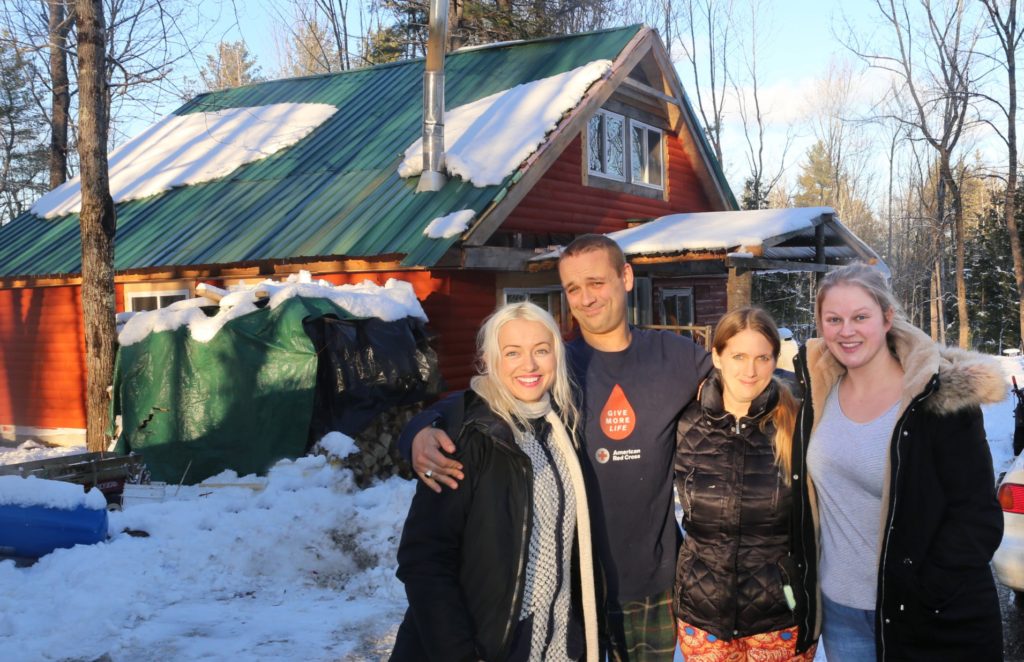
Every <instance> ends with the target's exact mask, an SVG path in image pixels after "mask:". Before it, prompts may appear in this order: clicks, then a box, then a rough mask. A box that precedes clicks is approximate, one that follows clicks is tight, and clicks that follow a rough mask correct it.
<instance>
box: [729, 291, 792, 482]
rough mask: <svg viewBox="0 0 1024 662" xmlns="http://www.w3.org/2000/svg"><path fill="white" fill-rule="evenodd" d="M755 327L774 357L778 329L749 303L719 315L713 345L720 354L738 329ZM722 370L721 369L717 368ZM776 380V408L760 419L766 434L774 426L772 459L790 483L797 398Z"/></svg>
mask: <svg viewBox="0 0 1024 662" xmlns="http://www.w3.org/2000/svg"><path fill="white" fill-rule="evenodd" d="M748 329H749V330H751V331H756V332H757V333H760V334H761V335H762V336H764V338H765V340H767V341H768V343H769V344H770V345H771V346H772V356H774V357H775V360H776V361H777V360H778V358H779V351H780V350H781V348H782V341H781V340H780V338H779V329H778V327H776V326H775V320H773V319H772V316H771V315H769V314H768V313H767V312H765V311H764V310H762V309H760V308H754V307H752V306H748V307H745V308H737V309H736V310H733V311H730V312H728V313H726V314H725V315H723V316H722V319H720V320H718V325H717V326H715V335H714V338H715V340H714V342H713V343H712V347H713V348H714V350H715V352H716V353H717V354H718V355H719V356H721V355H722V353H723V352H725V346H726V345H727V344H728V343H729V340H730V339H732V337H733V336H735V335H736V334H738V333H739V332H740V331H746V330H748ZM719 372H721V371H719ZM772 380H773V381H774V382H775V389H776V390H777V391H778V393H779V401H778V403H776V405H775V408H774V409H772V411H771V412H770V413H769V414H768V415H767V416H765V417H764V418H763V419H761V424H760V426H759V427H760V429H761V432H764V433H766V434H767V431H768V426H769V425H773V426H774V427H775V435H774V436H773V437H772V450H773V451H774V453H775V463H776V464H777V465H778V466H779V468H780V469H781V470H782V475H783V477H784V478H785V480H786V484H787V485H788V484H789V481H790V475H791V474H792V468H793V429H794V427H795V426H796V414H797V404H796V398H794V397H793V394H792V393H790V392H789V388H788V387H787V386H786V385H784V384H780V383H779V382H778V380H776V379H775V378H774V377H772Z"/></svg>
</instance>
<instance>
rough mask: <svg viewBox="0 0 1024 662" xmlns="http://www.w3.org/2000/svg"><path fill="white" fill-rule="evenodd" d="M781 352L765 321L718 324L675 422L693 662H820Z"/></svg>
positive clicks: (682, 584)
mask: <svg viewBox="0 0 1024 662" xmlns="http://www.w3.org/2000/svg"><path fill="white" fill-rule="evenodd" d="M780 344H781V343H780V340H779V332H778V330H777V329H776V327H775V323H774V321H773V320H772V318H771V317H770V316H769V315H768V313H766V312H764V311H763V310H760V309H757V308H742V309H739V310H734V311H732V312H730V313H728V314H726V315H725V316H724V317H722V319H721V320H720V321H719V323H718V326H717V327H716V328H715V335H714V344H713V347H712V352H711V356H712V360H713V362H714V366H715V370H714V371H713V372H712V374H711V375H710V376H709V377H708V378H707V380H706V381H705V382H704V384H703V385H702V387H701V390H700V393H699V395H698V397H697V400H695V401H694V402H693V403H692V404H691V405H690V406H689V407H688V408H687V410H686V411H685V412H684V413H683V416H682V417H681V418H680V421H679V428H678V439H677V448H676V460H675V471H676V490H677V492H678V494H679V498H680V500H681V501H682V505H683V529H684V530H685V532H686V535H685V537H684V539H683V545H682V547H681V548H680V550H679V557H678V561H677V565H676V587H675V612H676V618H677V619H678V624H677V625H678V636H679V645H680V648H681V649H682V651H683V654H684V655H685V656H686V659H687V660H700V661H701V662H719V661H723V662H724V661H725V660H728V661H730V662H734V661H743V660H748V659H750V660H755V659H756V660H762V659H771V660H807V661H809V660H812V659H813V658H814V653H815V648H816V644H815V640H816V639H817V633H816V620H815V619H814V618H813V617H812V618H810V619H807V618H806V617H805V616H806V615H805V614H803V613H801V610H803V609H805V608H806V605H807V604H808V603H807V601H806V600H804V599H802V598H803V596H804V595H806V593H807V592H808V591H810V592H811V593H813V592H814V591H815V587H814V586H804V585H803V584H802V582H801V581H800V578H801V577H802V573H800V572H798V569H797V568H796V566H795V564H794V563H793V557H792V555H791V553H790V552H791V549H792V538H791V536H792V532H793V531H794V530H796V529H797V527H791V526H790V522H791V511H792V503H793V490H794V486H793V482H794V481H793V476H792V471H791V466H790V465H791V461H790V458H791V450H792V438H793V437H792V431H793V424H794V421H795V418H796V411H797V404H796V401H795V400H794V398H793V396H792V395H791V394H790V392H789V390H788V389H787V387H786V386H784V385H782V384H780V383H779V382H778V381H776V379H775V378H774V377H773V372H774V370H775V365H776V360H777V359H778V356H779V349H780ZM810 581H811V582H813V579H811V580H810ZM798 624H801V625H798Z"/></svg>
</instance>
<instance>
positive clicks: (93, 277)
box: [76, 0, 117, 451]
mask: <svg viewBox="0 0 1024 662" xmlns="http://www.w3.org/2000/svg"><path fill="white" fill-rule="evenodd" d="M76 6H77V21H78V62H79V65H78V85H79V101H78V124H79V143H78V156H79V159H80V161H81V180H82V211H81V213H80V214H79V223H80V225H81V235H82V316H83V319H84V326H85V371H86V387H85V417H86V432H85V439H86V447H87V448H88V450H90V451H98V450H105V448H106V446H107V443H106V439H107V436H106V428H107V414H108V412H109V409H110V399H109V397H108V394H107V387H108V386H109V385H110V383H111V380H112V377H113V373H114V334H115V330H116V329H115V323H114V314H115V304H114V232H115V228H116V225H117V223H116V219H115V216H114V202H113V200H112V199H111V197H110V182H109V181H108V178H107V112H106V99H107V90H106V88H107V81H106V76H105V67H104V58H105V43H104V42H105V29H104V20H103V2H102V0H77V3H76Z"/></svg>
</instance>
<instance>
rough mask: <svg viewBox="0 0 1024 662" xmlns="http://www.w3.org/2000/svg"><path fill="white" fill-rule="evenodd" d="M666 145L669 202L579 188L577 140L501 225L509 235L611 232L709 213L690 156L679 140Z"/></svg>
mask: <svg viewBox="0 0 1024 662" xmlns="http://www.w3.org/2000/svg"><path fill="white" fill-rule="evenodd" d="M665 138H666V143H667V145H668V160H667V165H668V200H667V201H666V200H652V199H650V198H642V197H639V196H635V195H630V194H628V193H617V192H615V191H609V190H606V189H603V188H597V187H594V186H585V185H584V184H583V142H582V139H581V138H580V137H579V136H577V137H576V139H575V140H573V141H572V143H570V145H569V147H568V148H566V150H565V151H564V152H562V155H561V156H559V157H558V160H557V161H555V162H554V163H553V164H552V165H551V167H550V168H549V169H548V171H547V172H546V173H545V174H544V177H542V178H541V180H540V181H539V182H537V184H536V185H535V186H534V187H533V189H532V190H531V191H530V192H529V193H527V194H526V197H525V198H523V201H522V202H520V203H519V206H518V207H516V209H515V210H514V211H513V212H512V213H511V214H509V216H508V218H507V219H506V220H505V222H504V223H502V225H501V229H502V230H507V231H510V232H546V233H555V234H557V233H566V234H585V233H587V232H599V233H606V232H613V231H615V230H622V229H623V228H625V227H626V221H627V220H631V219H647V218H657V217H659V216H664V215H666V214H676V213H685V212H699V211H711V209H712V207H711V203H710V202H709V201H708V198H707V196H706V195H705V194H704V189H703V187H702V186H701V184H700V181H699V180H698V179H697V174H696V171H695V170H694V167H693V161H692V160H691V156H690V155H689V154H688V153H687V152H686V151H685V148H684V146H683V144H682V143H681V142H680V140H679V139H678V138H677V137H676V136H673V135H670V134H665Z"/></svg>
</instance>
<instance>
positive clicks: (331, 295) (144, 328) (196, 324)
mask: <svg viewBox="0 0 1024 662" xmlns="http://www.w3.org/2000/svg"><path fill="white" fill-rule="evenodd" d="M261 296H269V297H270V303H269V305H270V307H271V308H272V309H273V308H276V307H277V306H279V305H281V303H283V302H284V301H287V300H288V299H290V298H292V297H306V298H311V299H313V298H320V299H327V300H329V301H333V302H334V303H335V304H337V305H338V306H340V307H341V308H343V309H345V310H347V311H348V312H349V313H351V314H352V315H354V316H355V317H361V318H367V317H376V318H379V319H382V320H384V321H386V322H391V321H395V320H399V319H402V318H404V317H417V318H419V319H422V320H424V321H426V319H427V315H426V313H424V312H423V307H422V306H421V305H420V302H419V300H418V299H417V298H416V293H415V292H414V291H413V289H412V285H411V284H410V283H408V282H406V281H403V280H397V279H395V278H391V279H388V281H387V283H385V284H384V287H381V286H379V285H377V284H376V283H373V282H371V281H363V282H362V283H359V284H357V285H337V286H335V285H332V284H331V283H328V282H327V281H325V280H321V281H319V282H316V283H314V282H312V281H311V279H310V275H309V272H308V271H302V272H299V274H293V275H291V276H289V277H288V280H287V281H285V282H279V281H273V280H265V281H263V282H261V283H257V284H256V285H253V286H251V287H250V286H240V287H237V288H233V289H232V290H231V291H230V293H228V294H227V295H226V296H224V298H222V299H221V300H220V302H219V307H220V309H219V310H218V312H217V314H216V315H214V316H213V317H207V316H206V313H204V312H203V311H202V310H201V309H200V308H201V307H202V306H211V305H215V304H214V302H213V301H211V300H209V299H206V298H203V297H199V298H196V299H186V300H185V301H178V302H176V303H173V304H171V305H170V306H168V307H167V308H161V309H160V310H153V311H149V312H143V313H136V314H135V315H133V316H132V317H131V318H130V319H129V320H128V321H127V322H126V323H125V325H124V327H123V328H122V329H121V331H120V333H118V336H117V340H118V342H119V343H120V344H121V345H122V346H128V345H132V344H135V343H137V342H140V341H141V340H143V339H144V338H146V336H148V335H149V334H151V333H156V332H159V331H173V330H175V329H177V328H179V327H182V326H187V327H188V329H189V332H190V333H191V335H192V338H193V339H194V340H198V341H199V342H209V341H210V340H211V339H212V338H213V337H214V336H215V335H217V332H218V331H220V330H221V328H223V326H224V325H225V324H227V323H228V322H230V321H231V320H233V319H237V318H239V317H242V316H243V315H248V314H249V313H253V312H256V311H257V310H259V308H257V306H256V301H258V300H259V299H260V298H261Z"/></svg>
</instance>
